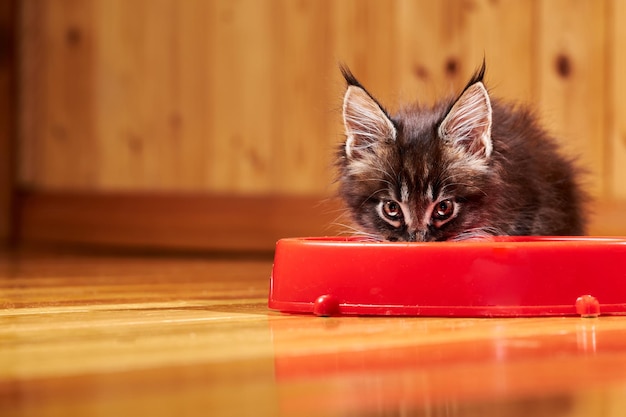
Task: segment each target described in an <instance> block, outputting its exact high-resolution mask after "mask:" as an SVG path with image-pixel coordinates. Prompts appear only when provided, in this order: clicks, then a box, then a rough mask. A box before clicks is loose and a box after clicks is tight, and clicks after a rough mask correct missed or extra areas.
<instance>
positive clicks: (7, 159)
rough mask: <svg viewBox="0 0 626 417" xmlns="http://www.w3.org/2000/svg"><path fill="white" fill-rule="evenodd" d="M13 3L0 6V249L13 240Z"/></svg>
mask: <svg viewBox="0 0 626 417" xmlns="http://www.w3.org/2000/svg"><path fill="white" fill-rule="evenodd" d="M15 16H16V2H15V1H12V0H11V1H4V2H1V3H0V248H2V247H3V246H4V245H6V244H7V243H9V242H10V240H11V239H12V238H13V217H14V211H13V190H14V187H15V159H14V155H15V142H16V140H15V139H16V138H15V135H16V117H17V109H16V97H17V91H16V87H17V65H16V48H15V40H16V25H15Z"/></svg>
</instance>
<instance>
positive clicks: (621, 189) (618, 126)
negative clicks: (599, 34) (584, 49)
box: [603, 0, 626, 222]
mask: <svg viewBox="0 0 626 417" xmlns="http://www.w3.org/2000/svg"><path fill="white" fill-rule="evenodd" d="M609 6H610V7H609V8H608V9H607V15H608V19H609V24H608V28H609V30H610V32H609V39H610V43H609V48H610V49H609V55H610V57H611V60H610V61H609V62H610V63H611V67H610V71H609V73H608V82H609V83H610V84H609V85H610V88H608V89H607V90H608V94H609V100H608V106H607V122H608V129H609V135H608V139H609V143H608V145H607V147H606V157H605V169H604V172H603V173H604V174H605V178H606V181H607V183H608V186H607V188H608V193H607V194H608V195H609V196H611V197H613V198H618V199H622V200H626V25H625V24H624V22H626V2H623V1H621V0H612V1H611V2H610V4H609ZM623 217H624V218H625V220H624V221H625V222H626V212H625V213H623Z"/></svg>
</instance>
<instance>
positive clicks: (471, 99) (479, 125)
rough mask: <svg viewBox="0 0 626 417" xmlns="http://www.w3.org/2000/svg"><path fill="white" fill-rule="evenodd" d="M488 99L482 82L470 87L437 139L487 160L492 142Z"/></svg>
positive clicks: (445, 121) (446, 119)
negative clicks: (439, 138)
mask: <svg viewBox="0 0 626 417" xmlns="http://www.w3.org/2000/svg"><path fill="white" fill-rule="evenodd" d="M491 113H492V111H491V100H490V99H489V94H488V93H487V89H486V88H485V86H484V84H483V83H482V81H478V82H475V83H474V84H471V85H469V86H468V87H467V88H466V89H465V91H464V92H463V94H461V96H460V97H459V98H458V99H457V101H456V102H455V103H454V105H453V106H452V108H451V109H450V111H449V112H448V114H447V115H446V117H445V119H444V120H443V122H441V125H440V126H439V136H440V137H441V138H442V139H443V140H444V141H446V142H448V143H451V144H452V145H454V146H461V147H463V148H464V150H465V151H466V152H469V153H470V154H473V155H475V156H479V157H483V158H489V156H491V152H492V150H493V143H492V141H491Z"/></svg>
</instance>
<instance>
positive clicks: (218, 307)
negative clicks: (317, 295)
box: [0, 252, 626, 417]
mask: <svg viewBox="0 0 626 417" xmlns="http://www.w3.org/2000/svg"><path fill="white" fill-rule="evenodd" d="M270 271H271V261H270V260H269V259H268V260H266V261H246V260H240V261H237V262H234V261H224V260H215V259H214V260H210V259H202V258H188V259H185V258H177V259H168V258H163V257H161V258H135V257H128V256H126V257H122V258H115V257H104V256H100V257H84V256H83V257H77V256H72V255H67V254H63V253H58V252H57V253H49V254H46V253H28V252H21V253H16V254H12V255H7V254H4V255H0V307H1V308H0V398H1V399H2V401H0V414H2V415H3V416H11V417H13V416H24V415H37V416H56V415H153V416H165V415H171V414H180V413H184V414H185V415H190V416H195V415H206V414H207V412H210V414H211V415H212V416H230V415H255V416H277V415H278V416H292V415H293V416H322V417H325V416H340V415H368V416H369V415H453V416H467V417H469V416H476V415H481V416H483V415H484V416H486V415H506V416H513V417H515V416H520V417H521V416H528V415H533V416H539V417H542V416H546V417H547V416H551V417H552V416H571V417H583V416H589V415H594V416H600V417H614V416H618V415H623V414H624V412H625V411H626V401H625V399H624V398H626V397H624V393H625V392H626V377H625V375H626V374H625V373H624V370H625V369H626V338H625V337H624V334H625V331H626V319H625V318H623V317H600V318H597V319H580V318H527V319H463V318H457V319H455V318H445V319H439V318H411V317H402V318H400V317H397V318H394V317H360V318H357V317H350V318H340V317H333V318H319V317H314V316H307V315H288V314H281V313H277V312H272V311H269V310H268V309H267V307H266V300H267V291H268V278H269V274H270Z"/></svg>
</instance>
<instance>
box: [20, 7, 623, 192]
mask: <svg viewBox="0 0 626 417" xmlns="http://www.w3.org/2000/svg"><path fill="white" fill-rule="evenodd" d="M20 10H21V20H20V22H21V23H20V25H21V27H22V28H23V30H22V40H23V48H22V54H21V58H20V59H21V68H22V70H21V72H22V73H23V74H22V76H21V77H20V80H21V81H20V86H21V88H20V94H21V102H22V106H21V108H20V120H21V121H20V131H21V137H20V147H21V149H22V151H21V152H20V183H21V184H23V185H25V186H34V187H37V188H42V189H47V190H52V189H65V190H67V189H71V190H80V189H82V190H102V191H107V190H108V191H120V190H128V191H133V190H136V191H155V190H157V191H174V190H183V191H189V192H219V193H244V194H262V193H268V194H272V193H279V194H297V195H319V194H329V193H330V192H332V186H330V185H329V184H331V183H332V179H333V173H332V169H330V167H331V166H332V159H333V149H334V147H335V145H336V144H337V143H338V142H340V141H341V140H342V135H341V130H342V129H341V126H340V112H339V109H340V105H341V95H342V92H343V84H344V83H343V81H342V80H341V76H340V74H339V71H338V68H337V64H338V63H340V62H344V63H346V64H348V65H349V66H350V67H351V68H352V69H353V71H354V73H355V74H356V75H357V76H358V77H359V78H360V79H361V80H362V82H363V83H364V84H365V85H366V86H367V87H368V88H369V89H370V90H371V91H372V92H373V93H374V94H375V95H376V96H377V97H378V98H379V99H380V100H381V101H382V102H383V103H385V104H386V105H387V106H388V107H389V108H391V109H393V108H396V107H398V105H399V104H400V103H403V102H406V101H414V100H419V101H423V102H430V101H433V100H434V99H435V98H436V97H440V96H441V95H443V94H447V93H450V92H457V91H458V89H460V88H461V87H462V86H463V85H464V84H465V82H466V80H467V79H468V77H469V76H470V74H471V73H472V72H473V71H474V69H475V68H477V67H478V65H479V64H480V62H481V60H482V59H483V57H485V58H486V59H487V62H488V68H489V70H488V76H487V80H488V82H489V85H490V86H491V88H492V91H493V94H494V95H497V96H502V97H505V98H508V99H510V100H514V101H522V102H530V103H534V105H535V106H536V107H538V108H539V113H540V115H541V116H542V117H543V118H544V120H545V121H546V123H547V126H548V127H549V129H550V130H551V131H552V132H554V134H555V135H556V136H558V137H559V138H561V140H562V142H563V143H564V144H565V145H566V147H567V148H568V150H569V151H570V152H571V153H576V154H581V155H582V159H583V161H584V162H585V164H587V165H588V166H589V167H590V168H591V169H592V171H593V173H594V176H593V179H592V181H591V182H592V188H593V190H594V192H595V194H597V196H598V197H600V198H604V199H611V198H615V197H620V196H621V197H623V194H624V193H623V192H622V191H620V190H623V189H624V181H623V178H625V177H624V176H623V175H621V174H620V172H621V171H620V169H621V168H619V167H620V166H622V165H623V164H621V163H620V161H621V159H620V158H621V156H620V155H621V152H622V148H623V146H622V142H623V141H619V140H617V141H616V139H615V138H616V137H617V136H616V135H615V134H613V133H611V132H613V131H615V128H614V126H613V125H614V124H615V123H618V122H617V121H618V120H619V117H618V116H617V115H619V113H620V112H621V111H622V110H623V109H622V107H623V106H622V103H621V101H620V99H619V97H620V96H622V95H621V94H617V93H613V92H614V91H617V90H615V88H614V85H615V86H617V87H619V85H620V84H619V83H620V81H619V77H621V74H622V73H623V71H621V70H620V68H621V65H622V64H621V58H620V56H621V54H622V53H621V48H620V45H621V43H620V39H621V34H620V33H621V32H620V31H621V29H620V25H619V16H620V13H621V11H620V10H621V6H620V5H619V2H615V0H602V1H597V2H579V1H572V0H560V1H555V2H534V1H533V2H513V1H499V2H494V1H488V0H476V1H465V0H451V1H448V2H431V1H422V0H401V1H396V2H392V3H385V4H383V3H381V2H376V1H356V0H346V1H341V2H331V1H326V0H323V1H311V0H304V1H298V2H293V1H288V0H272V1H269V2H258V1H254V0H239V1H236V2H232V1H221V0H189V1H185V2H177V1H174V0H164V1H159V2H157V3H154V2H152V1H147V0H137V1H133V2H127V1H123V0H89V1H75V0H62V1H56V0H27V1H24V2H21V3H20ZM611 10H615V12H616V13H612V12H611ZM611 22H614V23H611ZM611 28H612V29H611ZM607 74H613V75H612V76H607ZM611 97H614V98H613V99H611ZM610 114H614V115H615V116H613V117H612V118H610V117H609V116H607V115H610ZM611 120H613V122H612V121H611ZM618 130H619V129H618ZM612 150H614V151H615V152H613V151H612Z"/></svg>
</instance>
